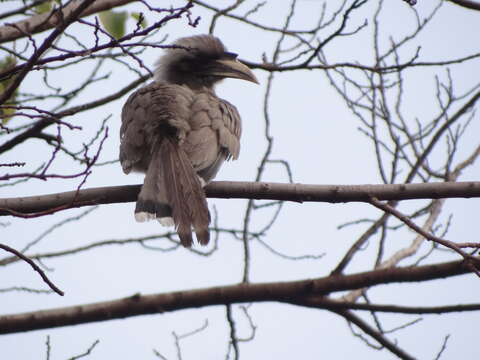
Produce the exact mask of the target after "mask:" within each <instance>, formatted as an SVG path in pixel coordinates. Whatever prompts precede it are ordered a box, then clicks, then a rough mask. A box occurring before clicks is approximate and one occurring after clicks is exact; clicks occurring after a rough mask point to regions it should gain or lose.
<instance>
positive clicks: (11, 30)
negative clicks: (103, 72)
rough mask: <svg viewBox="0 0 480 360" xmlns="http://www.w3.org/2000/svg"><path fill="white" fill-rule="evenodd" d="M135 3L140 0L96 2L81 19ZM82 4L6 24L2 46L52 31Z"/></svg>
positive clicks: (2, 29)
mask: <svg viewBox="0 0 480 360" xmlns="http://www.w3.org/2000/svg"><path fill="white" fill-rule="evenodd" d="M133 1H138V0H95V2H94V3H93V4H92V5H91V6H89V7H88V8H87V9H86V10H85V11H83V12H82V13H81V15H80V17H85V16H88V15H92V14H95V13H97V12H99V11H104V10H109V9H112V8H114V7H118V6H122V5H125V4H128V3H131V2H133ZM81 4H82V2H80V1H72V2H71V3H70V4H69V5H68V6H66V7H65V8H64V9H63V11H62V13H63V15H60V14H57V11H58V10H54V13H53V14H52V12H48V13H44V14H39V15H34V16H32V17H30V18H28V19H25V20H21V21H18V22H16V23H14V24H11V25H9V24H6V25H4V26H1V27H0V44H2V43H6V42H9V41H13V40H16V39H20V38H23V37H25V36H26V34H30V35H33V34H37V33H40V32H42V31H45V30H48V29H52V28H54V27H56V26H57V25H58V24H60V23H61V22H62V19H65V18H67V17H68V16H69V15H70V14H71V13H72V12H74V11H75V10H76V9H77V8H78V7H79V6H80V5H81Z"/></svg>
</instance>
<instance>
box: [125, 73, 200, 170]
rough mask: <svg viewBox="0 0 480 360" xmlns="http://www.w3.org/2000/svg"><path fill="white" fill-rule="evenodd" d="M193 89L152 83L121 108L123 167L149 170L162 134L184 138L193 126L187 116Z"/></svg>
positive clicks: (135, 93) (131, 97)
mask: <svg viewBox="0 0 480 360" xmlns="http://www.w3.org/2000/svg"><path fill="white" fill-rule="evenodd" d="M192 99H193V93H192V92H191V90H189V89H188V88H185V87H183V86H178V85H170V84H163V83H159V82H154V83H151V84H149V85H147V86H145V87H143V88H140V89H138V90H137V91H136V92H134V93H133V94H132V95H130V97H129V98H128V100H127V102H126V103H125V105H124V106H123V110H122V126H121V128H120V162H121V164H122V168H123V171H124V172H125V173H127V174H128V173H129V172H130V171H131V170H132V169H133V170H136V171H142V172H146V170H147V168H148V164H149V163H150V158H151V152H152V149H153V146H154V144H155V142H156V141H158V140H159V136H160V137H161V135H162V134H164V135H172V136H175V137H177V139H179V141H183V139H184V138H185V137H186V134H187V133H188V131H189V130H190V125H189V123H188V119H189V116H190V105H191V103H192Z"/></svg>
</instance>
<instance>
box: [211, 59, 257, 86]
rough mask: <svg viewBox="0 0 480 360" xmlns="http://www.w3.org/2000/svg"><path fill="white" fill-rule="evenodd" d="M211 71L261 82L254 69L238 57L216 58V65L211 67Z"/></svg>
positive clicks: (220, 74) (218, 74)
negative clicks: (237, 58)
mask: <svg viewBox="0 0 480 360" xmlns="http://www.w3.org/2000/svg"><path fill="white" fill-rule="evenodd" d="M209 73H210V74H211V75H215V76H222V77H228V78H234V79H241V80H247V81H251V82H253V83H255V84H258V83H259V82H258V80H257V78H256V77H255V75H254V74H253V72H252V70H250V68H249V67H248V66H247V65H245V64H242V63H241V62H240V61H238V60H236V59H222V60H216V61H215V66H214V67H213V68H211V69H209Z"/></svg>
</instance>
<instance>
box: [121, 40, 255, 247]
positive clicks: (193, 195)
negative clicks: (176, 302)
mask: <svg viewBox="0 0 480 360" xmlns="http://www.w3.org/2000/svg"><path fill="white" fill-rule="evenodd" d="M174 45H176V47H173V48H170V49H168V50H166V53H165V54H164V55H163V56H162V57H160V59H159V60H158V61H157V63H156V69H155V71H154V81H153V82H152V83H150V84H149V85H146V86H145V87H142V88H140V89H138V90H137V91H135V92H134V93H133V94H132V95H130V97H129V98H128V100H127V102H126V103H125V105H124V106H123V110H122V126H121V129H120V162H121V164H122V168H123V171H124V172H125V173H126V174H128V173H129V172H131V171H132V170H133V171H139V172H143V173H145V180H144V183H143V186H142V189H141V191H140V193H139V195H138V199H137V205H136V208H135V219H136V220H137V221H139V222H143V221H146V220H150V219H155V218H156V219H158V220H159V221H160V223H161V224H162V225H175V227H176V229H177V232H178V235H179V237H180V240H181V243H182V245H183V246H186V247H189V246H191V245H192V227H193V229H194V231H195V233H196V236H197V241H198V242H199V243H200V244H202V245H205V244H207V243H208V241H209V238H210V234H209V231H208V225H209V223H210V213H209V211H208V206H207V201H206V198H205V193H204V191H203V186H204V185H205V184H206V183H208V182H209V181H210V180H212V179H213V178H214V177H215V175H216V174H217V172H218V170H219V168H220V166H221V165H222V163H223V162H224V161H225V160H229V159H234V160H235V159H237V158H238V154H239V150H240V142H239V141H240V135H241V120H240V115H239V114H238V111H237V109H236V108H235V106H233V105H232V104H230V103H229V102H228V101H226V100H223V99H220V98H219V97H217V95H215V91H214V85H215V84H216V83H218V82H219V81H220V80H222V79H224V78H236V79H243V80H247V81H252V82H254V83H258V81H257V79H256V78H255V75H254V74H253V73H252V72H251V70H250V69H249V68H248V67H247V66H246V65H244V64H242V63H241V62H239V61H238V60H237V54H234V53H231V52H227V50H226V48H225V46H224V45H223V44H222V42H221V41H220V40H219V39H218V38H216V37H214V36H212V35H198V36H191V37H185V38H181V39H179V40H177V41H176V42H175V43H174Z"/></svg>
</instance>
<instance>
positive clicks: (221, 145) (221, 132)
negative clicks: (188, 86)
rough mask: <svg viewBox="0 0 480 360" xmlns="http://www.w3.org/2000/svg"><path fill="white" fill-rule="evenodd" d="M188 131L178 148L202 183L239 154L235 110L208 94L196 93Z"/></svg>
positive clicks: (238, 135) (238, 130) (239, 128)
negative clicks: (186, 157) (190, 163)
mask: <svg viewBox="0 0 480 360" xmlns="http://www.w3.org/2000/svg"><path fill="white" fill-rule="evenodd" d="M189 124H190V126H191V130H190V132H189V133H188V135H187V138H186V140H185V142H184V143H183V144H182V148H183V149H184V151H185V152H186V153H187V155H188V158H189V159H190V161H191V162H192V165H193V167H194V168H195V170H196V171H197V172H198V175H200V177H202V179H203V180H204V181H205V182H209V181H210V180H212V179H213V178H214V177H215V175H216V174H217V172H218V170H219V169H220V166H221V165H222V163H223V162H224V161H225V160H226V159H230V158H233V159H236V158H238V154H239V151H240V135H241V123H240V116H239V114H238V111H237V109H236V108H235V107H234V106H233V105H231V104H230V103H228V102H227V101H224V100H221V99H219V98H218V97H216V96H215V95H213V94H211V93H197V94H196V96H195V100H194V102H193V103H192V106H191V117H190V119H189Z"/></svg>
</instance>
